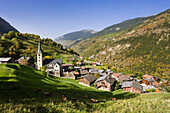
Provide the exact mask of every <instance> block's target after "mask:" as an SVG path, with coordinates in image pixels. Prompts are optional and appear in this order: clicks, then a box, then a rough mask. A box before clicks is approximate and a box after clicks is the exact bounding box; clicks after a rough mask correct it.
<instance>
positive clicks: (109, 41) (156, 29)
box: [73, 9, 170, 76]
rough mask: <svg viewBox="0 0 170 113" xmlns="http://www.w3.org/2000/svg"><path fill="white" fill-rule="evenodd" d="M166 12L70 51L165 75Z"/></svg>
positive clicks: (168, 25)
mask: <svg viewBox="0 0 170 113" xmlns="http://www.w3.org/2000/svg"><path fill="white" fill-rule="evenodd" d="M169 13H170V9H168V10H167V11H165V12H162V13H160V14H157V15H154V16H151V17H148V18H150V19H147V20H145V21H143V22H142V23H140V24H133V25H132V26H131V27H127V28H126V29H124V30H122V31H120V32H117V33H115V32H113V33H110V32H108V33H106V34H105V35H99V36H94V37H91V38H90V39H87V40H84V41H82V42H79V43H78V44H77V45H75V46H73V49H75V50H76V51H77V52H79V53H80V54H82V55H83V56H86V57H90V58H91V59H98V60H101V61H102V62H103V63H107V64H110V65H112V66H115V67H117V68H122V69H125V70H132V71H138V72H143V73H150V74H156V75H164V76H168V75H169V72H170V71H169V69H168V67H169V64H170V60H169V55H170V54H169V51H170V49H169V46H170V40H169V33H170V23H169V22H170V14H169ZM104 31H105V30H103V31H101V32H104Z"/></svg>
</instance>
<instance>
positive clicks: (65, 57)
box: [0, 9, 170, 113]
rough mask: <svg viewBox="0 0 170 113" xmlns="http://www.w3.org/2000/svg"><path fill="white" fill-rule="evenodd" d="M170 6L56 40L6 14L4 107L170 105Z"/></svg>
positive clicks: (139, 109) (149, 111)
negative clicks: (10, 20)
mask: <svg viewBox="0 0 170 113" xmlns="http://www.w3.org/2000/svg"><path fill="white" fill-rule="evenodd" d="M169 36H170V9H168V10H166V11H164V12H161V13H159V14H156V15H152V16H148V17H140V18H134V19H130V20H126V21H123V22H121V23H118V24H115V25H112V26H109V27H107V28H105V29H103V30H101V31H97V32H96V31H93V30H82V31H76V32H72V33H68V34H66V35H63V36H61V37H57V38H55V39H50V38H40V36H39V35H35V34H29V33H20V32H19V31H18V30H17V29H16V28H14V27H13V26H11V25H10V24H9V23H8V22H7V21H5V20H4V19H2V18H0V112H2V113H19V112H33V113H35V112H38V113H49V112H52V113H53V112H75V113H77V112H95V113H101V112H104V113H110V112H119V113H120V112H121V113H132V112H134V113H168V112H170V93H169V91H170V83H169V80H170V69H169V66H170V59H169V56H170V48H169V46H170V40H169V39H170V37H169Z"/></svg>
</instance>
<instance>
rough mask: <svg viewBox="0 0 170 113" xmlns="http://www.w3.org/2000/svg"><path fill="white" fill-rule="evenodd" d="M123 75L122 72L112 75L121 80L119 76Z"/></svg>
mask: <svg viewBox="0 0 170 113" xmlns="http://www.w3.org/2000/svg"><path fill="white" fill-rule="evenodd" d="M121 75H123V74H122V73H113V74H112V75H111V76H112V77H113V78H115V79H116V80H117V81H119V76H121Z"/></svg>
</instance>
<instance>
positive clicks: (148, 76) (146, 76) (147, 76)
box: [143, 74, 153, 79]
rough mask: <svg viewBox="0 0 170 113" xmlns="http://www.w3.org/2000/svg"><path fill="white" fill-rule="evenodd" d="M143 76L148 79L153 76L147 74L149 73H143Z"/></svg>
mask: <svg viewBox="0 0 170 113" xmlns="http://www.w3.org/2000/svg"><path fill="white" fill-rule="evenodd" d="M143 77H145V78H148V79H151V78H153V76H151V75H147V74H145V75H143Z"/></svg>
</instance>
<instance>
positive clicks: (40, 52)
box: [37, 41, 42, 53]
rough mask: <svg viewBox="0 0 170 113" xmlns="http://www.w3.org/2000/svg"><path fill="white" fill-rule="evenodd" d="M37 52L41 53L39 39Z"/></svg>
mask: <svg viewBox="0 0 170 113" xmlns="http://www.w3.org/2000/svg"><path fill="white" fill-rule="evenodd" d="M37 53H42V51H41V44H40V41H39V44H38V52H37Z"/></svg>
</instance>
